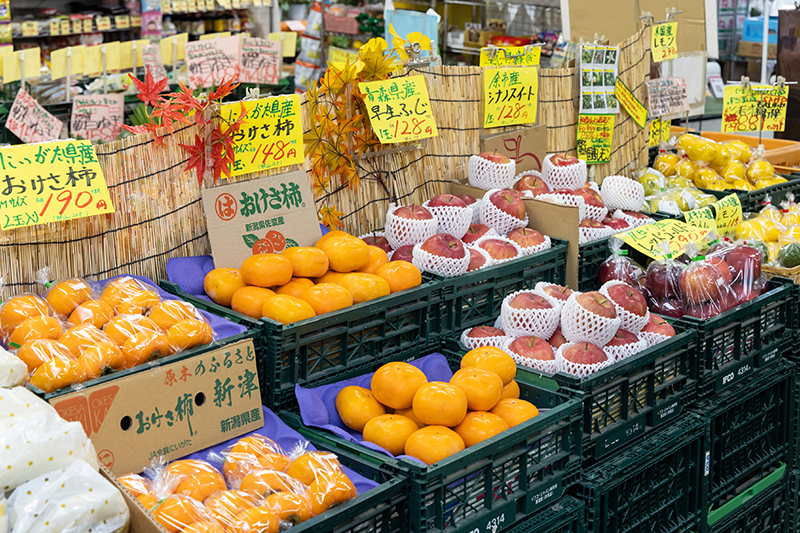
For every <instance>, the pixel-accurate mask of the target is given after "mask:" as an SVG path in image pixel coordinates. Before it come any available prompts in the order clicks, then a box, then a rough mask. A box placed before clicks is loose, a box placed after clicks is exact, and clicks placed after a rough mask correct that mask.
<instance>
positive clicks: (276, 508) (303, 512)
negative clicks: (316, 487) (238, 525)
mask: <svg viewBox="0 0 800 533" xmlns="http://www.w3.org/2000/svg"><path fill="white" fill-rule="evenodd" d="M264 507H266V508H267V509H269V510H270V511H272V512H273V513H275V515H276V516H277V517H278V518H280V519H281V520H285V521H286V522H291V523H292V524H294V525H297V524H299V523H301V522H305V521H306V520H309V519H310V518H311V502H309V501H308V498H307V497H306V496H305V495H300V494H296V493H293V492H276V493H274V494H270V495H269V496H267V498H266V500H265V501H264Z"/></svg>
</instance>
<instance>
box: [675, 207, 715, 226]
mask: <svg viewBox="0 0 800 533" xmlns="http://www.w3.org/2000/svg"><path fill="white" fill-rule="evenodd" d="M683 219H684V220H685V221H686V223H687V224H689V225H690V226H694V227H696V228H705V229H709V230H711V231H717V221H716V219H715V217H714V211H713V210H712V209H711V206H706V207H703V208H702V209H694V210H692V211H686V212H685V213H684V214H683Z"/></svg>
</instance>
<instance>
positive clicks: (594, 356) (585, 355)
mask: <svg viewBox="0 0 800 533" xmlns="http://www.w3.org/2000/svg"><path fill="white" fill-rule="evenodd" d="M561 355H562V356H563V357H564V359H566V360H567V361H572V362H573V363H577V364H579V365H595V364H597V363H605V362H606V361H608V356H607V355H606V352H604V351H603V349H602V348H600V347H599V346H597V345H595V344H592V343H591V342H578V343H576V344H573V345H571V346H568V347H567V348H565V349H564V350H563V351H562V352H561Z"/></svg>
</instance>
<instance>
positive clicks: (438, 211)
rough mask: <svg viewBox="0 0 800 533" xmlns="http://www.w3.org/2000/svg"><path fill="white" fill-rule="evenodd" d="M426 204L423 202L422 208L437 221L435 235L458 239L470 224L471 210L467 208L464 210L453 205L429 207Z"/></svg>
mask: <svg viewBox="0 0 800 533" xmlns="http://www.w3.org/2000/svg"><path fill="white" fill-rule="evenodd" d="M427 204H428V202H425V203H424V204H422V206H423V207H425V208H426V209H427V210H428V211H430V212H431V213H432V214H433V215H434V216H435V217H436V218H437V219H438V220H439V225H438V226H437V228H436V233H449V234H450V235H452V236H453V237H456V238H457V239H460V238H461V237H463V236H464V234H465V233H466V232H467V230H468V229H469V225H470V224H472V209H471V208H470V207H469V206H467V207H466V208H464V207H458V206H453V205H440V206H436V207H430V206H428V205H427Z"/></svg>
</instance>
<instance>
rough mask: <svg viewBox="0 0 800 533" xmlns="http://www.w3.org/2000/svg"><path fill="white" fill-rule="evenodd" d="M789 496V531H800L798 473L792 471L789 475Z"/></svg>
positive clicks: (799, 476)
mask: <svg viewBox="0 0 800 533" xmlns="http://www.w3.org/2000/svg"><path fill="white" fill-rule="evenodd" d="M789 494H790V495H791V497H792V498H791V503H790V512H791V516H790V518H789V531H800V498H798V497H797V495H798V494H800V472H798V471H797V470H792V472H791V474H790V475H789Z"/></svg>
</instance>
